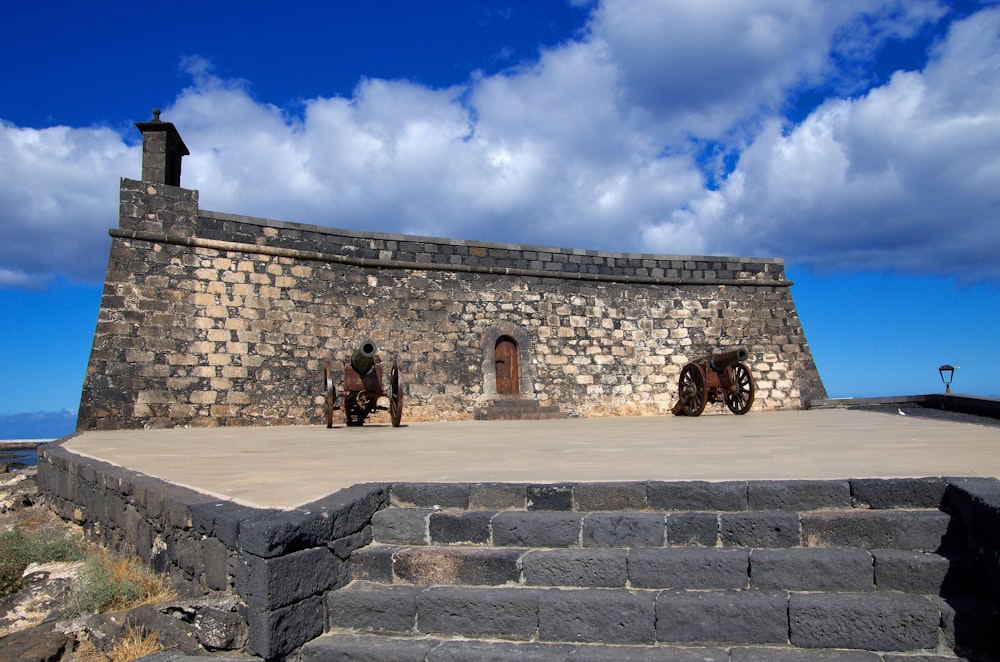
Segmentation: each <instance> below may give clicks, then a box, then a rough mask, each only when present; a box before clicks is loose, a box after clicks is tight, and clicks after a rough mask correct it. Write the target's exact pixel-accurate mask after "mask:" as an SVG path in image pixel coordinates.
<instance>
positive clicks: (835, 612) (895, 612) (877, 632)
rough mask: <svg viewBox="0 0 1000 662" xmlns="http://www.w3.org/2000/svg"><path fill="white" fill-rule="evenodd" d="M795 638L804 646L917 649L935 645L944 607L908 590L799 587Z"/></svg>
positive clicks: (792, 614)
mask: <svg viewBox="0 0 1000 662" xmlns="http://www.w3.org/2000/svg"><path fill="white" fill-rule="evenodd" d="M788 614H789V635H790V640H791V643H792V644H793V645H795V646H800V647H803V648H855V649H861V650H875V651H913V650H919V649H927V648H935V647H936V646H937V642H938V623H939V621H940V612H939V611H938V608H937V607H936V606H935V605H934V604H932V603H931V602H930V601H929V600H927V599H926V598H923V597H919V596H914V595H908V594H905V593H793V594H791V596H790V597H789V602H788Z"/></svg>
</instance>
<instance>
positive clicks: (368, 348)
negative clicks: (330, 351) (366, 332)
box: [351, 340, 378, 375]
mask: <svg viewBox="0 0 1000 662" xmlns="http://www.w3.org/2000/svg"><path fill="white" fill-rule="evenodd" d="M376 351H378V348H376V347H375V343H374V341H371V340H366V341H364V342H363V343H361V347H358V349H357V350H355V352H354V353H353V354H351V367H352V368H354V372H356V373H358V374H359V375H367V374H368V372H369V371H370V370H371V369H372V366H374V365H375V352H376Z"/></svg>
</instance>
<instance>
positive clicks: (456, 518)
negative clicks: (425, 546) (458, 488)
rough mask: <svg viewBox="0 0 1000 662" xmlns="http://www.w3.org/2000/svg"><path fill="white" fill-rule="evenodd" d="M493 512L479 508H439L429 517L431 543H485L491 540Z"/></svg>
mask: <svg viewBox="0 0 1000 662" xmlns="http://www.w3.org/2000/svg"><path fill="white" fill-rule="evenodd" d="M492 517H493V513H492V512H490V511H477V510H439V511H434V512H432V513H431V514H430V515H429V518H428V531H429V535H430V544H432V545H448V544H452V543H467V544H479V545H485V544H487V543H488V542H489V541H490V520H491V519H492Z"/></svg>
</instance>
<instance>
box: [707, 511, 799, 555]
mask: <svg viewBox="0 0 1000 662" xmlns="http://www.w3.org/2000/svg"><path fill="white" fill-rule="evenodd" d="M719 538H720V540H721V541H722V544H723V545H724V546H726V547H730V546H735V547H796V546H798V545H799V544H800V542H801V535H800V530H799V515H798V513H791V512H749V513H722V514H721V515H719Z"/></svg>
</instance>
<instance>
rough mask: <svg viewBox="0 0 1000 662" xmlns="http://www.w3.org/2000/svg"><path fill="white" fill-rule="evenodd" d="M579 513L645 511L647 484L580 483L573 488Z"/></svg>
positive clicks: (574, 499)
mask: <svg viewBox="0 0 1000 662" xmlns="http://www.w3.org/2000/svg"><path fill="white" fill-rule="evenodd" d="M573 501H574V502H575V506H576V510H578V511H593V510H645V509H646V483H638V482H617V483H614V482H612V483H580V484H578V485H576V486H574V487H573Z"/></svg>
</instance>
